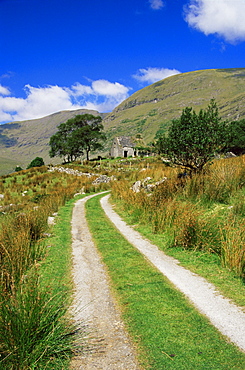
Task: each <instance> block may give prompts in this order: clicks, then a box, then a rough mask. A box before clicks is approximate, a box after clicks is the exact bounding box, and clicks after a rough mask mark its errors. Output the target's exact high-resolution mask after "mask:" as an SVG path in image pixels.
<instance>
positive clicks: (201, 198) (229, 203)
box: [112, 156, 245, 277]
mask: <svg viewBox="0 0 245 370" xmlns="http://www.w3.org/2000/svg"><path fill="white" fill-rule="evenodd" d="M150 171H151V176H152V178H153V179H155V180H159V175H160V174H161V175H162V177H163V176H166V173H167V174H168V176H167V180H166V181H165V182H164V183H163V184H161V185H160V186H158V187H157V188H156V189H155V190H154V192H153V193H151V194H149V193H146V192H144V191H141V192H140V193H133V192H132V190H131V189H130V187H131V185H132V182H133V179H131V181H130V182H129V181H128V182H126V181H120V182H117V183H115V184H113V191H112V195H113V197H114V199H117V200H119V201H120V202H121V203H123V207H124V209H125V210H127V212H128V213H129V214H130V215H131V216H132V217H133V220H132V222H134V223H141V224H149V223H150V224H151V226H152V231H153V232H154V233H162V234H164V235H165V240H166V241H167V244H168V247H175V246H177V247H182V248H184V249H192V250H202V251H205V252H211V253H216V254H217V255H219V256H220V260H221V262H222V263H223V264H224V265H225V266H226V267H227V268H229V269H231V270H232V271H234V272H235V273H236V274H237V275H238V276H240V277H244V276H245V245H244V233H243V229H244V224H243V221H242V220H241V219H242V217H243V216H244V215H245V157H244V156H242V157H237V158H232V159H220V160H216V161H214V163H213V164H212V165H211V166H209V167H208V168H207V169H206V171H205V172H204V173H202V174H199V175H195V176H193V177H191V178H185V179H178V178H177V171H176V169H171V168H169V167H167V168H166V167H165V166H164V165H163V164H162V165H161V169H159V166H158V167H157V168H154V167H153V165H152V169H151V170H150ZM154 171H155V172H156V176H155V175H154ZM148 174H149V172H148V171H147V175H148ZM145 175H146V172H145ZM135 178H137V176H135ZM138 178H142V172H140V173H139V174H138ZM232 216H233V219H234V222H230V217H232Z"/></svg>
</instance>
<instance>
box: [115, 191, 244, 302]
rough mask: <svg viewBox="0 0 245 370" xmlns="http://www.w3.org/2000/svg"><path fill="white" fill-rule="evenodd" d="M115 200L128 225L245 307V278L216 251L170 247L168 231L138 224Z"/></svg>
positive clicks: (118, 201)
mask: <svg viewBox="0 0 245 370" xmlns="http://www.w3.org/2000/svg"><path fill="white" fill-rule="evenodd" d="M113 202H114V204H115V206H116V211H117V212H118V213H119V214H120V216H121V217H122V218H123V219H124V220H125V221H126V222H127V223H128V224H129V225H134V229H135V230H137V231H139V232H140V233H141V234H142V235H143V236H144V237H146V238H147V239H149V240H150V241H151V242H152V243H154V244H155V245H157V246H158V247H159V249H161V250H163V251H164V252H165V253H166V254H168V255H169V256H172V257H174V258H176V259H178V260H179V261H180V263H181V265H182V266H184V267H186V268H188V269H189V270H191V271H192V272H194V273H197V274H198V275H200V276H203V277H204V278H205V279H207V280H208V281H209V282H210V283H212V284H214V285H215V286H216V287H217V288H218V289H219V291H220V292H221V293H222V294H223V295H224V296H226V297H227V298H229V299H231V300H233V301H234V302H235V303H236V304H237V305H239V306H242V307H245V284H244V281H243V279H241V278H240V277H238V276H237V275H236V274H235V273H234V271H231V270H229V269H227V268H225V267H224V266H222V263H221V260H220V258H219V256H218V255H217V254H214V253H208V252H206V251H200V250H191V249H188V250H186V249H184V248H181V247H167V245H168V244H169V243H167V242H166V240H167V238H168V235H167V234H168V232H166V233H159V234H155V233H153V232H152V225H151V224H150V223H148V224H147V223H145V222H143V223H142V224H141V223H137V224H135V219H134V216H133V215H132V213H129V212H126V211H125V209H124V205H123V203H122V202H120V200H117V199H115V198H114V199H113Z"/></svg>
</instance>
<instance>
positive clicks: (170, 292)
mask: <svg viewBox="0 0 245 370" xmlns="http://www.w3.org/2000/svg"><path fill="white" fill-rule="evenodd" d="M86 209H87V218H88V222H89V226H90V229H91V231H92V233H93V236H94V240H95V242H96V244H97V246H98V249H99V251H100V253H101V255H102V259H103V261H104V263H105V264H106V266H107V268H108V273H109V275H110V278H111V286H112V289H113V292H114V294H115V296H116V298H117V300H118V302H119V304H120V307H121V310H122V316H123V319H124V321H125V323H126V327H127V328H128V331H129V333H130V335H131V337H132V340H133V342H134V343H135V344H136V346H137V348H138V353H139V358H140V362H141V364H143V366H144V368H145V369H153V370H154V369H155V370H161V369H174V370H177V369H184V370H186V369H188V370H189V369H190V370H195V369H199V370H200V369H203V370H204V369H205V370H207V369H215V370H221V369H229V370H230V369H244V362H245V356H244V354H243V353H241V352H240V351H239V350H237V349H236V347H235V346H233V345H231V344H229V343H228V342H227V341H226V340H225V338H224V337H222V335H221V334H220V333H219V332H218V331H217V330H216V329H215V328H214V327H212V326H211V325H210V324H209V323H208V320H207V319H206V318H205V317H203V316H202V315H200V314H199V313H197V312H196V310H195V309H194V308H193V306H192V305H190V304H189V302H188V301H187V300H186V299H185V297H184V296H183V294H181V293H180V292H179V291H177V290H176V289H175V288H174V287H173V285H172V284H171V283H170V282H169V281H168V280H167V279H166V278H165V277H163V276H162V274H160V273H159V272H158V271H157V270H156V269H155V268H153V267H152V265H150V264H149V263H148V262H147V261H146V260H145V258H144V257H143V256H142V255H141V254H140V253H139V252H138V251H137V250H135V249H134V248H133V247H132V246H131V245H130V244H129V243H128V242H127V241H126V240H125V239H124V238H123V237H122V236H121V234H119V233H118V232H117V231H116V229H115V228H114V227H113V226H112V224H111V223H110V221H109V220H108V219H107V218H106V217H105V215H104V212H103V211H102V210H101V208H100V205H99V197H95V198H93V199H91V200H89V201H88V202H87V203H86Z"/></svg>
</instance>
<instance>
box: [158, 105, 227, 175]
mask: <svg viewBox="0 0 245 370" xmlns="http://www.w3.org/2000/svg"><path fill="white" fill-rule="evenodd" d="M226 142H227V125H226V123H225V122H223V121H221V118H220V117H219V112H218V108H217V105H216V102H215V100H214V99H211V101H210V104H209V106H208V107H207V109H201V110H200V111H199V113H198V114H197V113H196V112H195V111H194V110H193V109H192V108H189V107H186V108H185V109H183V111H182V114H181V117H180V118H179V119H175V120H173V121H172V124H171V126H170V128H169V131H168V136H167V137H165V136H160V137H159V138H158V139H157V141H156V143H155V147H156V149H157V150H158V152H159V153H161V154H164V155H166V157H167V158H168V159H169V160H170V162H171V163H173V164H176V165H179V166H181V167H183V168H185V169H186V170H189V171H190V172H200V171H202V169H203V167H204V166H205V164H206V163H207V162H209V161H210V160H211V159H212V158H213V157H214V155H215V154H216V153H218V152H220V151H222V150H223V149H224V147H225V145H226Z"/></svg>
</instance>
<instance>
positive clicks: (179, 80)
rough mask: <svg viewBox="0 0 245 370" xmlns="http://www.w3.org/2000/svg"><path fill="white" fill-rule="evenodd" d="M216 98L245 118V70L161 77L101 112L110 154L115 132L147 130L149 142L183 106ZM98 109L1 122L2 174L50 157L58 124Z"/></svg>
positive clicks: (227, 113)
mask: <svg viewBox="0 0 245 370" xmlns="http://www.w3.org/2000/svg"><path fill="white" fill-rule="evenodd" d="M211 98H215V100H216V102H217V104H218V107H219V110H220V114H221V116H222V117H223V119H225V120H229V121H231V120H237V119H242V118H245V68H234V69H212V70H203V71H195V72H189V73H182V74H178V75H175V76H171V77H169V78H166V79H164V80H161V81H158V82H156V83H154V84H152V85H150V86H147V87H145V88H144V89H142V90H139V91H137V92H136V93H134V94H133V95H131V96H130V97H129V98H128V99H126V100H125V101H123V102H122V103H121V104H120V105H119V106H118V107H116V108H115V109H114V110H113V111H112V112H111V113H109V114H100V115H101V116H102V118H104V120H103V124H104V128H105V131H106V134H107V143H106V147H105V150H104V153H101V154H107V153H108V152H109V149H110V146H111V143H112V140H113V138H114V137H115V136H122V135H125V136H135V135H136V134H141V135H142V138H143V139H144V140H145V142H146V143H149V142H151V141H152V140H153V139H154V137H155V135H156V134H158V133H163V132H165V131H167V129H168V126H169V124H170V122H171V120H172V119H174V118H177V117H179V116H180V114H181V112H182V110H183V108H185V107H186V106H191V107H193V108H194V109H196V110H197V111H198V110H199V109H201V108H206V107H207V105H208V104H209V102H210V99H211ZM84 113H91V114H94V115H98V114H99V113H98V112H96V111H88V110H83V109H81V110H75V111H62V112H58V113H55V114H52V115H50V116H47V117H44V118H41V119H36V120H30V121H22V122H13V123H8V124H5V125H2V126H1V125H0V175H1V174H5V173H8V172H11V171H13V169H14V168H15V165H20V166H21V167H22V168H26V166H27V165H28V164H29V163H30V162H31V160H32V159H34V158H35V157H37V156H38V157H42V158H43V159H44V161H45V163H47V164H48V163H51V159H50V158H49V154H48V153H49V149H50V148H49V145H48V143H49V139H50V137H51V136H52V135H53V134H54V133H55V132H56V131H57V126H58V125H59V124H60V123H62V122H66V121H67V120H68V119H69V118H72V117H74V116H76V115H78V114H84ZM59 161H60V159H59V158H55V159H52V162H53V163H55V162H56V163H57V162H59Z"/></svg>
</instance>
